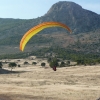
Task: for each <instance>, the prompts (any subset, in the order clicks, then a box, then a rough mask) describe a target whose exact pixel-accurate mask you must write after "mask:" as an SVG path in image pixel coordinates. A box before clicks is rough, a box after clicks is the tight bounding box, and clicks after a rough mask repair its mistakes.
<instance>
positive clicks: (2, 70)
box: [0, 68, 26, 74]
mask: <svg viewBox="0 0 100 100" xmlns="http://www.w3.org/2000/svg"><path fill="white" fill-rule="evenodd" d="M24 72H26V71H9V70H6V69H1V68H0V74H14V73H15V74H16V73H24Z"/></svg>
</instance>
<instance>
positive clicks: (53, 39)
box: [0, 1, 100, 52]
mask: <svg viewBox="0 0 100 100" xmlns="http://www.w3.org/2000/svg"><path fill="white" fill-rule="evenodd" d="M46 21H57V22H62V23H64V24H66V25H68V26H69V27H70V28H71V30H72V35H69V34H68V32H67V31H66V30H64V29H62V28H48V29H45V30H43V31H42V32H40V33H39V34H38V35H36V36H35V38H34V37H33V38H32V39H31V41H30V42H29V45H31V49H33V48H34V47H33V44H34V46H35V48H37V47H41V46H42V47H45V46H47V47H48V46H52V45H59V46H63V47H67V46H68V45H69V44H70V47H69V48H73V47H74V49H75V50H83V51H89V50H90V49H89V48H88V49H87V47H92V48H93V47H94V44H99V40H100V38H99V36H100V34H99V33H100V30H99V29H100V15H98V14H96V13H95V12H92V11H89V10H86V9H84V8H82V7H81V6H80V5H78V4H76V3H74V2H67V1H60V2H57V3H55V4H54V5H52V7H51V8H50V9H49V10H48V12H47V13H46V14H45V15H43V16H41V17H38V18H36V19H29V20H25V19H24V20H23V19H11V18H10V19H9V18H0V45H1V46H12V48H13V46H14V48H15V47H16V46H17V48H18V46H19V42H20V40H21V38H22V36H23V34H25V32H26V31H28V30H29V29H30V28H31V27H33V26H35V25H37V24H39V23H42V22H46ZM60 33H61V34H60ZM77 42H79V43H80V44H79V43H77ZM86 44H88V46H87V47H84V45H86ZM79 46H80V47H83V48H79ZM97 47H98V46H97ZM12 48H11V49H12ZM28 48H29V47H28ZM84 48H85V49H84ZM15 50H16V51H19V49H14V51H15ZM98 50H99V48H97V51H98ZM9 51H11V50H9ZM26 51H27V50H26ZM94 52H95V50H94Z"/></svg>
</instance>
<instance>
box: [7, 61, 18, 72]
mask: <svg viewBox="0 0 100 100" xmlns="http://www.w3.org/2000/svg"><path fill="white" fill-rule="evenodd" d="M16 66H17V64H16V63H15V62H11V63H9V67H10V68H11V71H12V69H13V68H14V67H16Z"/></svg>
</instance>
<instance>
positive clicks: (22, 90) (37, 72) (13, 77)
mask: <svg viewBox="0 0 100 100" xmlns="http://www.w3.org/2000/svg"><path fill="white" fill-rule="evenodd" d="M46 67H47V68H42V67H41V66H39V65H36V66H33V65H25V66H24V65H23V66H21V67H20V68H18V67H16V68H15V69H13V71H15V72H16V73H14V72H13V73H11V72H9V73H0V100H97V99H98V98H100V66H99V65H98V66H97V65H96V66H72V67H66V68H65V67H64V68H57V71H53V70H52V69H51V68H49V67H48V65H46ZM5 70H10V69H9V68H5ZM3 72H4V71H3ZM5 72H6V71H5Z"/></svg>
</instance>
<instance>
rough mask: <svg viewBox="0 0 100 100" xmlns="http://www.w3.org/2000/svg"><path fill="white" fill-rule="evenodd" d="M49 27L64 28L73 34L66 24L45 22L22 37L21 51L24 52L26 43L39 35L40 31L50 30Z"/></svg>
mask: <svg viewBox="0 0 100 100" xmlns="http://www.w3.org/2000/svg"><path fill="white" fill-rule="evenodd" d="M48 27H62V28H65V29H66V30H68V31H69V32H71V30H70V28H69V27H68V26H66V25H65V24H62V23H59V22H44V23H41V24H39V25H37V26H35V27H33V28H31V29H30V30H29V31H27V32H26V33H25V35H24V36H23V37H22V39H21V41H20V50H21V51H23V50H24V48H25V45H26V43H27V42H28V41H29V40H30V39H31V37H32V36H34V35H35V34H37V33H38V32H39V31H41V30H43V29H45V28H48Z"/></svg>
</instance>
